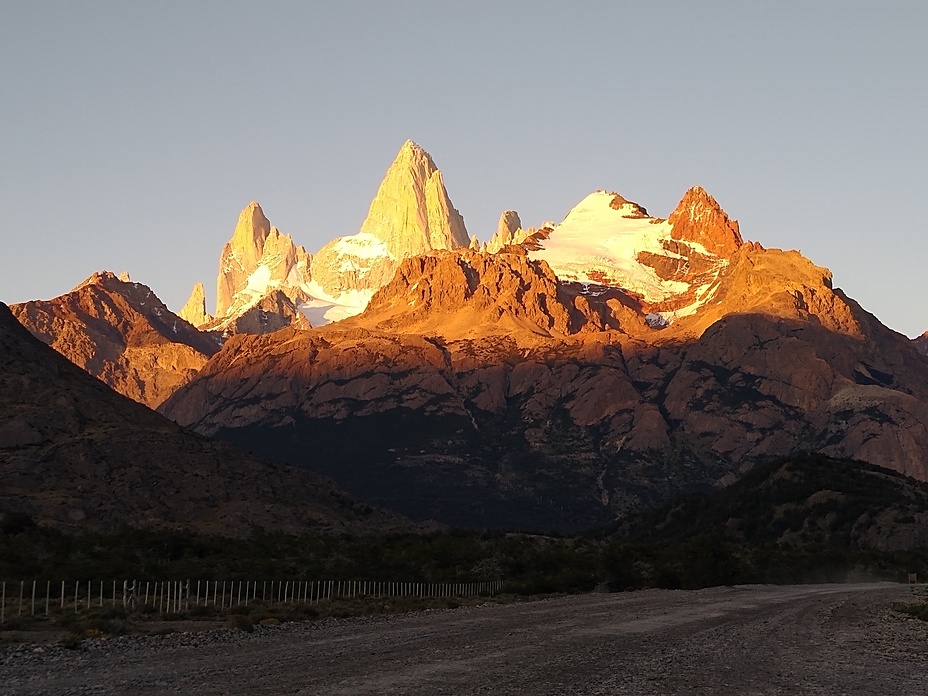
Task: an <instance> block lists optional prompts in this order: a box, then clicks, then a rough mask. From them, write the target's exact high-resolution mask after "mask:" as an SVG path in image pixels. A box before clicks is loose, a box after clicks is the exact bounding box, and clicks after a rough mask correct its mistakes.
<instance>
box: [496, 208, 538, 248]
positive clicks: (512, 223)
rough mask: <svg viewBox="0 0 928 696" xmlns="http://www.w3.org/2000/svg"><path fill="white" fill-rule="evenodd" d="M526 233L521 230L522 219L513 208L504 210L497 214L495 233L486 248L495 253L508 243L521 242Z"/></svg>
mask: <svg viewBox="0 0 928 696" xmlns="http://www.w3.org/2000/svg"><path fill="white" fill-rule="evenodd" d="M527 236H528V235H527V234H526V233H525V232H524V231H523V230H522V219H521V218H520V217H519V214H518V213H517V212H516V211H515V210H504V211H503V212H502V214H501V215H500V216H499V223H498V224H497V226H496V234H495V235H493V238H492V239H491V240H490V241H489V242H487V245H486V250H487V251H489V252H490V253H492V254H495V253H496V252H498V251H499V250H500V249H502V248H503V247H506V246H509V245H510V244H521V243H522V242H524V241H525V238H526V237H527Z"/></svg>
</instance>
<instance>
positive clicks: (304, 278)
mask: <svg viewBox="0 0 928 696" xmlns="http://www.w3.org/2000/svg"><path fill="white" fill-rule="evenodd" d="M311 261H312V257H311V256H310V255H309V254H308V253H307V252H306V250H305V249H304V248H303V247H301V246H296V245H295V244H294V243H293V240H292V239H291V238H290V235H286V234H281V233H280V232H279V231H278V230H277V228H276V227H272V226H271V223H270V222H269V221H268V219H267V217H265V215H264V211H263V210H261V206H260V205H258V204H257V203H256V202H252V203H250V204H248V205H247V206H246V207H245V209H244V210H243V211H242V212H241V214H240V215H239V219H238V223H237V224H236V225H235V230H234V232H233V233H232V239H231V240H229V242H228V243H226V245H225V247H224V248H223V250H222V256H221V257H220V260H219V277H218V279H217V282H216V316H215V318H214V319H213V320H212V321H210V322H208V323H207V328H209V329H210V330H215V331H221V332H224V333H229V332H232V331H234V330H235V327H236V326H237V325H238V324H239V323H240V322H239V321H238V319H239V318H240V317H241V316H242V315H244V314H245V313H246V312H249V311H250V310H252V309H253V308H255V307H256V305H257V304H258V303H260V302H261V301H262V300H264V298H266V297H267V296H268V295H270V294H271V293H272V292H274V291H280V292H283V293H284V294H286V295H287V296H288V297H289V298H290V300H291V301H292V303H298V302H302V301H304V300H306V299H308V297H309V296H308V295H307V293H306V288H307V284H308V283H309V282H310V264H311ZM280 319H281V320H282V319H283V316H281V317H280ZM273 323H275V324H277V323H280V322H279V321H275V322H273ZM244 324H246V325H252V324H253V322H247V321H246V322H244Z"/></svg>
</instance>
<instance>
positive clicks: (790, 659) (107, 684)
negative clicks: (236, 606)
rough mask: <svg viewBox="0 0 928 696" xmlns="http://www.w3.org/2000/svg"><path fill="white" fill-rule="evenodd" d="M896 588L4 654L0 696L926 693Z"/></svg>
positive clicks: (482, 609) (329, 625) (717, 594)
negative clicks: (896, 606)
mask: <svg viewBox="0 0 928 696" xmlns="http://www.w3.org/2000/svg"><path fill="white" fill-rule="evenodd" d="M910 598H911V592H910V590H909V588H908V587H905V586H900V585H892V584H859V585H805V586H790V587H773V586H750V587H722V588H712V589H707V590H699V591H695V592H687V591H668V590H648V591H643V592H629V593H621V594H590V595H582V596H573V597H564V598H557V599H550V600H545V601H539V602H530V603H523V604H509V605H483V606H478V607H470V608H462V609H456V610H453V611H452V610H448V611H426V612H419V613H414V614H405V615H397V616H378V617H367V618H357V619H341V620H327V621H320V622H311V623H302V624H288V625H283V626H275V627H258V628H256V630H255V632H254V633H251V634H248V633H242V632H236V631H232V630H229V629H224V630H220V631H214V632H211V633H185V634H172V635H169V636H162V637H139V636H135V637H121V638H112V639H102V640H96V641H87V642H86V643H85V647H84V648H83V649H81V650H67V649H64V648H61V647H58V646H54V647H36V646H24V647H19V648H16V649H12V650H8V651H6V652H4V653H0V694H11V695H12V694H16V695H19V694H55V695H56V696H64V695H66V694H96V695H108V694H176V693H181V694H202V695H213V694H236V695H238V696H245V695H248V694H404V695H410V694H421V695H426V694H428V695H430V696H431V695H433V694H532V695H533V696H535V695H543V694H552V695H554V694H558V695H560V694H636V695H645V694H739V695H740V694H848V695H851V694H891V695H893V696H903V695H909V694H928V624H926V623H924V622H921V621H918V620H916V619H913V618H909V617H906V616H903V615H900V614H897V613H895V612H893V611H892V610H891V608H890V607H891V604H892V602H894V601H906V600H908V599H910Z"/></svg>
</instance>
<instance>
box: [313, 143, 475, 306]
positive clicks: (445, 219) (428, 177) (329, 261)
mask: <svg viewBox="0 0 928 696" xmlns="http://www.w3.org/2000/svg"><path fill="white" fill-rule="evenodd" d="M470 241H471V240H470V237H469V236H468V234H467V229H466V228H465V226H464V218H463V217H461V214H460V213H459V212H458V211H457V210H456V209H455V208H454V206H453V205H452V203H451V199H450V198H449V197H448V192H447V190H445V184H444V181H443V179H442V173H441V171H439V169H438V168H437V167H436V166H435V162H434V161H433V160H432V158H431V156H430V155H429V154H428V153H427V152H426V151H425V150H423V149H422V148H421V147H419V146H418V145H416V144H415V143H414V142H412V141H411V140H407V141H406V143H405V144H404V145H403V147H402V148H400V151H399V154H397V156H396V159H394V161H393V163H392V164H391V165H390V167H389V169H388V170H387V173H386V176H384V179H383V181H382V182H381V184H380V188H379V189H378V190H377V195H376V196H375V197H374V200H373V201H372V202H371V206H370V210H369V211H368V214H367V218H366V219H365V220H364V223H363V224H362V225H361V230H360V232H358V234H356V235H351V236H347V237H339V238H337V239H335V240H333V241H332V242H330V243H329V244H327V245H326V246H324V247H323V248H322V249H321V250H320V251H319V253H318V254H316V255H315V257H314V258H313V263H312V269H311V270H312V278H313V281H314V282H313V285H312V293H313V295H314V296H317V297H320V298H322V299H326V300H329V301H331V302H333V303H336V304H340V305H344V306H346V307H349V308H350V310H349V311H348V312H345V313H350V314H357V313H358V312H360V311H362V310H363V309H364V307H365V306H366V305H367V302H368V301H369V300H370V298H371V296H372V295H373V293H374V292H375V291H376V290H377V289H379V288H381V287H383V286H384V285H386V284H387V283H388V282H390V279H391V278H393V274H394V273H395V272H396V269H397V267H398V265H399V264H400V263H401V262H402V261H403V259H405V258H409V257H411V256H416V255H418V254H425V253H430V252H433V251H440V250H451V249H459V248H467V247H468V246H469V245H470Z"/></svg>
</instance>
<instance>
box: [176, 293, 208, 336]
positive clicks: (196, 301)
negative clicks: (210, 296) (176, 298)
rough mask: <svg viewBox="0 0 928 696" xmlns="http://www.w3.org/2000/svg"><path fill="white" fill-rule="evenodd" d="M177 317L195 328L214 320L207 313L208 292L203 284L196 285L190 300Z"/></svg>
mask: <svg viewBox="0 0 928 696" xmlns="http://www.w3.org/2000/svg"><path fill="white" fill-rule="evenodd" d="M177 316H179V317H180V318H181V319H183V320H184V321H186V322H189V323H191V324H193V325H194V326H202V325H203V324H205V323H207V322H208V321H210V320H211V319H212V317H211V316H210V315H209V314H207V313H206V291H205V290H204V288H203V283H196V284H195V285H194V286H193V291H192V292H191V293H190V298H189V299H188V300H187V302H186V303H185V304H184V306H183V307H181V310H180V311H179V312H178V313H177Z"/></svg>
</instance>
